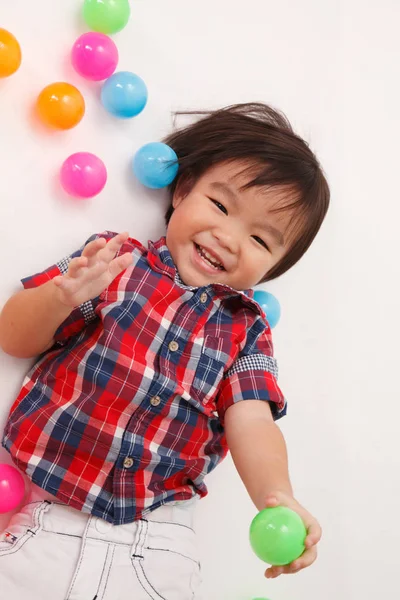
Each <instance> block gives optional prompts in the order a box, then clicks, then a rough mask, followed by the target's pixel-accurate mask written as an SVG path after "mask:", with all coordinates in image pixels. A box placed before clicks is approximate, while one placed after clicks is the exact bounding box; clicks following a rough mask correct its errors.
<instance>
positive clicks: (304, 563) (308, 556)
mask: <svg viewBox="0 0 400 600" xmlns="http://www.w3.org/2000/svg"><path fill="white" fill-rule="evenodd" d="M272 506H286V507H287V508H290V509H291V510H294V511H295V512H297V514H298V515H300V517H301V518H302V519H303V523H304V525H305V526H306V529H307V537H306V540H305V544H304V545H305V547H306V549H305V550H304V552H303V554H302V555H301V556H300V557H299V558H297V559H296V560H294V561H293V562H292V563H290V564H289V565H285V566H283V567H269V568H268V569H267V570H266V571H265V577H267V578H269V579H272V578H275V577H278V576H279V575H282V574H284V573H287V574H289V573H298V572H299V571H301V570H302V569H305V568H306V567H309V566H310V565H312V564H313V562H314V561H315V560H316V558H317V544H318V542H319V541H320V539H321V535H322V530H321V526H320V525H319V523H318V521H317V520H316V519H315V518H314V517H313V516H312V515H311V514H310V513H309V512H308V511H306V509H305V508H303V507H302V506H301V504H299V503H298V502H297V500H295V499H294V498H293V496H290V495H289V494H285V493H283V492H276V493H272V494H270V495H269V496H268V497H267V499H266V507H268V508H269V507H272Z"/></svg>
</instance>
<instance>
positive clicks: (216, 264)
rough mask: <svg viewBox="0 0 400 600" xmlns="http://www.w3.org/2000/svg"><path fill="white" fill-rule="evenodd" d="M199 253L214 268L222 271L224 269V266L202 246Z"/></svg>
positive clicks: (198, 250)
mask: <svg viewBox="0 0 400 600" xmlns="http://www.w3.org/2000/svg"><path fill="white" fill-rule="evenodd" d="M197 252H198V253H199V254H200V256H202V257H203V258H205V259H206V260H207V262H208V263H210V264H211V266H212V267H215V268H216V269H220V270H222V269H223V266H222V264H221V263H220V262H218V261H216V260H215V258H214V257H213V255H212V254H210V253H209V252H207V250H205V249H204V248H203V247H202V246H197Z"/></svg>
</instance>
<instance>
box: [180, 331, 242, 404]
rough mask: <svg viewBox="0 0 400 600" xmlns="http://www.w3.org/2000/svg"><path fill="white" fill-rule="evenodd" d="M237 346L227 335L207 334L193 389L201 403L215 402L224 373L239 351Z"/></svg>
mask: <svg viewBox="0 0 400 600" xmlns="http://www.w3.org/2000/svg"><path fill="white" fill-rule="evenodd" d="M235 346H236V345H235V343H234V342H233V341H232V340H231V339H230V338H227V337H225V336H224V337H218V336H212V335H206V336H205V338H204V343H203V347H202V351H201V354H200V357H199V361H198V364H197V368H196V371H195V375H194V379H193V385H192V390H191V391H192V393H193V395H194V396H195V397H196V398H197V400H198V401H199V402H201V404H203V405H209V404H214V403H215V399H216V396H217V393H218V389H219V386H220V383H221V381H222V378H223V376H224V373H225V372H226V371H227V370H228V369H229V368H230V366H231V365H232V363H233V361H234V359H235V356H236V354H237V352H238V350H237V352H236V351H235ZM213 410H215V408H214V409H213Z"/></svg>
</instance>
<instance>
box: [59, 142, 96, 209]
mask: <svg viewBox="0 0 400 600" xmlns="http://www.w3.org/2000/svg"><path fill="white" fill-rule="evenodd" d="M60 179H61V185H62V186H63V188H64V190H65V191H66V192H67V194H70V195H71V196H75V197H76V198H91V197H92V196H96V194H99V193H100V192H101V190H102V189H103V187H104V186H105V185H106V181H107V169H106V167H105V165H104V163H103V161H102V160H101V159H100V158H99V157H98V156H96V155H95V154H91V153H90V152H76V154H71V156H69V157H68V158H67V159H66V160H65V161H64V163H63V165H62V167H61V173H60Z"/></svg>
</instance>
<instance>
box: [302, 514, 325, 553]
mask: <svg viewBox="0 0 400 600" xmlns="http://www.w3.org/2000/svg"><path fill="white" fill-rule="evenodd" d="M307 531H308V533H307V537H306V540H305V547H306V548H311V547H312V546H314V545H315V544H318V542H319V541H320V539H321V536H322V529H321V525H320V524H319V523H318V522H317V521H315V520H314V519H313V520H312V521H311V523H310V524H309V525H308V529H307Z"/></svg>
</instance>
